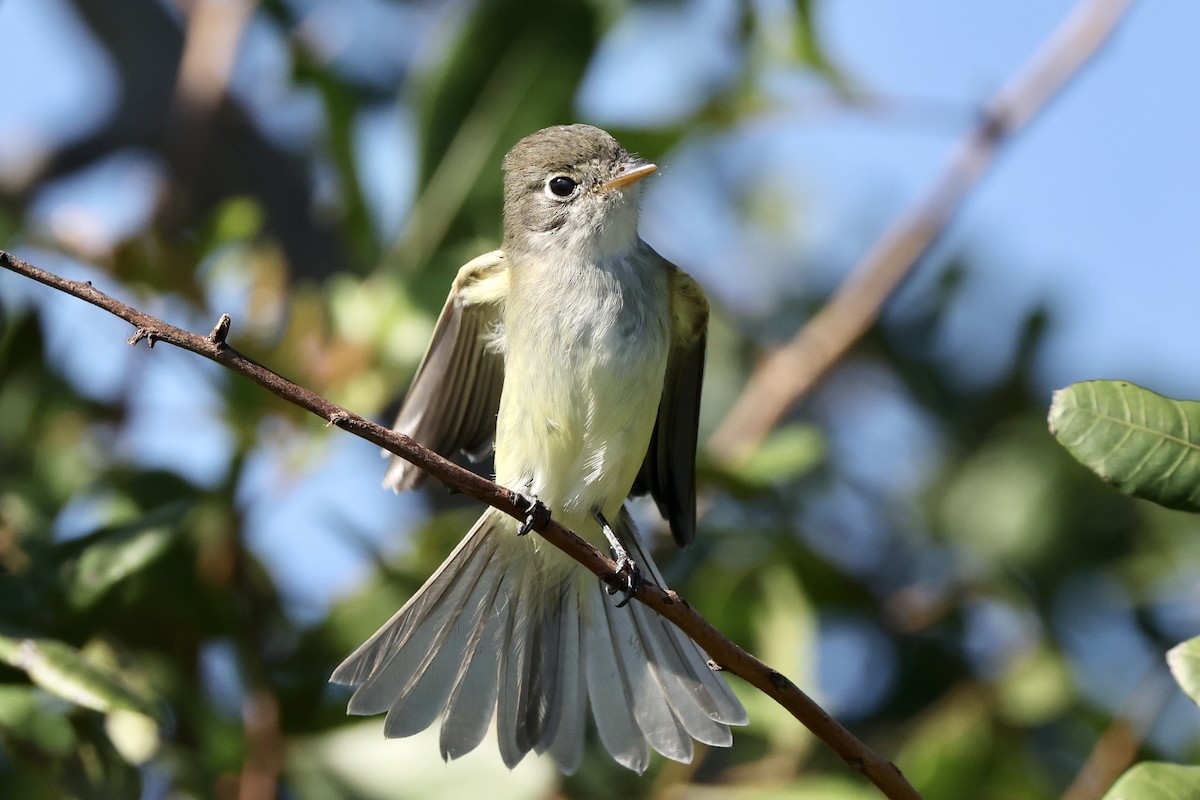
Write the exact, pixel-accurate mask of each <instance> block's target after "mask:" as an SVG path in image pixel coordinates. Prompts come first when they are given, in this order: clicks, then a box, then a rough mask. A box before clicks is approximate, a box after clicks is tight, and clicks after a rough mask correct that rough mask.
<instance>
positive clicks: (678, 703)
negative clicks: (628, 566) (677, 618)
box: [633, 603, 733, 755]
mask: <svg viewBox="0 0 1200 800" xmlns="http://www.w3.org/2000/svg"><path fill="white" fill-rule="evenodd" d="M633 614H634V615H635V616H636V617H637V618H638V624H639V625H640V626H641V627H642V629H643V630H644V631H648V633H646V634H643V637H642V638H643V640H644V641H645V642H647V643H648V644H649V646H650V662H651V663H652V664H653V665H654V668H655V670H656V672H657V673H658V678H659V681H660V683H661V684H662V687H663V690H664V693H665V695H666V698H667V702H668V703H670V704H671V710H672V711H674V712H675V715H676V716H677V717H678V718H679V722H680V724H681V725H683V729H684V730H685V731H687V733H688V735H689V736H691V737H692V738H693V739H695V740H696V741H698V742H703V743H704V744H709V745H715V746H717V747H728V746H729V745H730V744H732V743H733V733H731V732H730V730H729V728H728V726H727V725H725V724H722V722H719V721H718V719H719V718H720V716H719V712H717V710H716V704H715V703H712V702H708V692H706V691H704V688H703V686H704V684H703V683H701V682H700V681H699V680H697V679H696V677H695V676H694V674H693V672H692V670H691V669H690V668H689V662H688V658H686V657H684V656H682V655H681V653H680V648H679V647H678V643H677V642H676V641H675V639H676V638H677V634H676V633H675V632H674V631H673V630H672V628H673V626H672V625H671V623H669V622H667V621H666V620H664V619H663V618H662V617H660V616H658V615H657V614H655V613H654V612H653V611H651V610H649V609H648V608H646V607H645V606H643V605H641V604H640V603H639V604H638V605H637V606H636V607H635V608H634V609H633ZM696 657H697V656H696V655H695V654H694V653H693V654H691V659H692V660H695V659H696ZM660 752H661V751H660ZM664 755H665V754H664Z"/></svg>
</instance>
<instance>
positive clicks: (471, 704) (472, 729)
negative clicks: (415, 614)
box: [440, 581, 503, 760]
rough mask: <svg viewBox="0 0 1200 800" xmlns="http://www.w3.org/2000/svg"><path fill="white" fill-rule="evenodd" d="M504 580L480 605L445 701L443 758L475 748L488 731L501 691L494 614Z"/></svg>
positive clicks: (459, 754) (441, 741) (498, 620)
mask: <svg viewBox="0 0 1200 800" xmlns="http://www.w3.org/2000/svg"><path fill="white" fill-rule="evenodd" d="M502 585H503V581H497V582H496V586H495V590H494V591H493V593H492V595H491V597H490V598H488V599H486V600H485V601H484V602H483V603H481V604H480V608H479V612H480V615H481V616H482V624H480V625H479V626H478V627H477V628H476V630H475V633H474V635H473V637H472V639H471V641H470V642H469V643H468V645H467V648H466V650H465V651H464V652H463V662H462V666H461V668H460V669H459V670H458V674H457V675H456V676H455V683H454V688H453V689H452V690H451V692H450V699H449V700H448V701H447V702H446V717H445V719H444V720H443V721H442V733H441V738H440V746H441V752H442V758H443V759H446V760H450V759H454V758H458V757H459V756H461V755H464V754H466V753H469V752H471V751H472V750H474V749H475V748H476V747H477V746H478V745H479V743H480V742H481V741H483V737H484V736H485V735H486V734H487V729H488V726H489V725H490V724H491V722H492V716H493V712H494V709H495V708H496V695H497V693H498V691H499V686H498V681H497V675H498V671H497V668H496V665H497V664H498V663H499V659H500V651H499V648H498V646H497V642H498V641H499V636H500V617H499V615H497V614H494V613H492V609H493V608H494V607H495V604H496V600H497V596H498V595H499V593H500V591H501V587H502Z"/></svg>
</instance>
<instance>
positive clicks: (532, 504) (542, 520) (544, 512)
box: [517, 495, 550, 536]
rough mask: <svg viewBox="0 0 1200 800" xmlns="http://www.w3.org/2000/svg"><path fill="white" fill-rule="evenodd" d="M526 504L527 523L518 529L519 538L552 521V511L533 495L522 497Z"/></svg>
mask: <svg viewBox="0 0 1200 800" xmlns="http://www.w3.org/2000/svg"><path fill="white" fill-rule="evenodd" d="M521 499H522V500H523V501H524V502H525V521H524V522H522V523H521V527H519V528H517V536H525V535H527V534H528V533H529V532H530V531H531V530H533V529H534V528H539V527H541V526H542V525H545V524H546V523H547V522H549V521H550V509H549V508H547V507H546V504H545V503H543V502H542V501H541V500H538V499H537V498H536V497H534V496H533V495H529V496H525V495H522V496H521Z"/></svg>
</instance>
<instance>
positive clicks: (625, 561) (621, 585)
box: [607, 554, 643, 608]
mask: <svg viewBox="0 0 1200 800" xmlns="http://www.w3.org/2000/svg"><path fill="white" fill-rule="evenodd" d="M608 577H609V578H615V579H616V580H615V581H613V582H611V583H609V584H608V586H607V589H608V593H609V594H616V593H617V592H620V593H621V594H623V595H624V596H625V597H624V599H623V600H621V602H619V603H617V608H624V607H625V606H626V605H627V604H628V603H629V601H630V600H632V599H633V596H634V595H635V594H637V590H638V589H640V588H641V586H642V583H643V580H642V569H641V567H639V566H638V565H637V562H636V561H634V560H633V559H632V558H630V557H629V556H628V555H624V554H622V555H621V556H620V557H619V558H618V559H617V571H616V572H612V573H609V575H608Z"/></svg>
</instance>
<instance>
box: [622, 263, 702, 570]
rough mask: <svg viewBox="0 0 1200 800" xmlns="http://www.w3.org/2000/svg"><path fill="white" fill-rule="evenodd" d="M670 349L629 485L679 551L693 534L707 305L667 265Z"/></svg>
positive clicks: (696, 286) (696, 290)
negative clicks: (647, 501)
mask: <svg viewBox="0 0 1200 800" xmlns="http://www.w3.org/2000/svg"><path fill="white" fill-rule="evenodd" d="M671 270H672V272H671V317H672V319H671V350H670V353H669V354H668V356H667V372H666V376H665V379H664V381H663V393H662V399H661V400H660V401H659V405H658V419H657V420H656V421H655V423H654V433H653V434H652V435H651V437H650V449H649V451H648V452H647V453H646V460H645V461H644V462H642V469H641V471H640V472H639V473H638V477H637V480H636V481H635V482H634V485H633V493H634V494H644V493H646V492H649V493H650V495H651V496H652V497H653V498H654V501H655V503H657V504H658V510H659V512H660V513H661V514H662V515H663V517H665V518H666V520H667V522H669V523H670V525H671V534H672V535H673V536H674V537H675V541H676V542H677V543H678V544H679V546H680V547H685V546H687V545H688V544H690V543H691V541H692V539H693V538H694V537H695V535H696V436H697V428H698V427H699V423H700V388H701V385H702V384H703V381H704V351H705V345H706V342H707V333H708V300H706V299H705V297H704V291H703V290H702V289H701V288H700V286H699V284H697V283H696V282H695V281H694V280H692V278H691V276H689V275H688V274H687V273H686V272H683V271H682V270H680V269H678V268H676V267H674V266H671Z"/></svg>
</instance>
